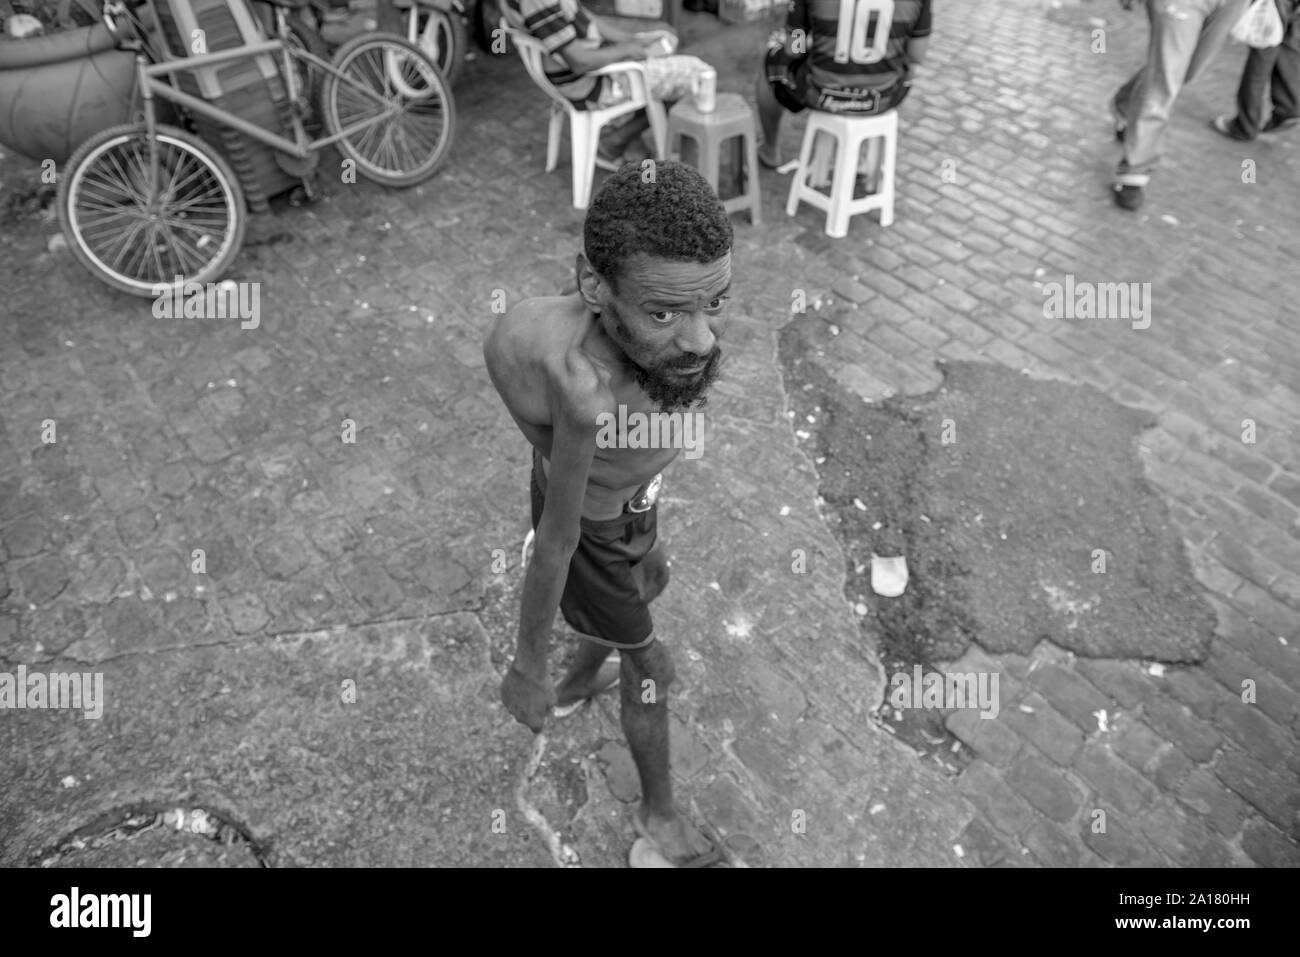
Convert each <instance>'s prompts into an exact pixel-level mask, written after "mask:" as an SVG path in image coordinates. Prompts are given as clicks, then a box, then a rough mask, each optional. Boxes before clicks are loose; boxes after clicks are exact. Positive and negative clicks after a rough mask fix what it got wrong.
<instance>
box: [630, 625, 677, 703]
mask: <svg viewBox="0 0 1300 957" xmlns="http://www.w3.org/2000/svg"><path fill="white" fill-rule="evenodd" d="M621 654H622V659H623V671H624V678H625V679H630V681H629V684H628V687H630V688H632V689H633V690H634V691H635V692H636V693H637V694H639V695H641V698H642V700H646V701H648V702H653V701H654V700H657V698H658V696H659V695H660V694H662V693H663V692H664V691H666V690H667V689H668V686H669V685H671V684H672V683H673V681H674V680H675V679H676V678H677V670H676V669H675V668H674V667H673V659H672V656H671V655H670V654H669V653H668V649H667V648H665V647H664V646H663V643H662V642H660V641H659V640H658V639H655V640H654V641H652V642H650V644H648V645H646V646H645V647H644V648H636V649H632V650H627V651H623V652H622V653H621ZM647 682H648V683H647ZM647 693H648V694H652V695H654V696H655V697H653V698H649V699H647V698H646V695H647Z"/></svg>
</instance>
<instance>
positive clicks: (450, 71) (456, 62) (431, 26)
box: [406, 3, 469, 85]
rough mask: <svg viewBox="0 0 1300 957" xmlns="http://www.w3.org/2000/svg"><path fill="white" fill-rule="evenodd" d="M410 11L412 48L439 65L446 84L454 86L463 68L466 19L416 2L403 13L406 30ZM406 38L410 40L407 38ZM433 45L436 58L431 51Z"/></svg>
mask: <svg viewBox="0 0 1300 957" xmlns="http://www.w3.org/2000/svg"><path fill="white" fill-rule="evenodd" d="M412 11H414V13H415V18H416V24H415V28H416V29H415V34H416V39H415V45H416V46H418V47H419V48H420V49H421V50H423V51H424V52H425V53H426V54H427V55H428V57H429V59H431V60H433V62H434V63H436V64H437V65H438V69H440V70H441V71H442V75H443V76H444V77H446V79H447V83H448V84H449V85H450V84H454V83H455V82H456V79H457V78H458V77H459V76H460V74H461V72H462V71H463V70H464V68H465V50H466V49H467V45H468V43H469V28H468V27H467V26H466V25H465V18H464V17H462V16H461V15H460V14H459V13H457V12H456V11H454V10H452V11H446V10H437V9H434V8H433V7H429V6H422V5H420V4H418V3H417V4H415V5H414V6H413V7H412V8H411V10H408V11H407V12H406V17H407V30H408V31H409V30H410V17H411V12H412ZM407 39H410V37H409V35H408V37H407ZM435 44H436V45H437V56H435V55H434V51H433V47H434V45H435Z"/></svg>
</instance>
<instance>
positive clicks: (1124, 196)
mask: <svg viewBox="0 0 1300 957" xmlns="http://www.w3.org/2000/svg"><path fill="white" fill-rule="evenodd" d="M1112 189H1114V191H1115V192H1114V193H1113V196H1114V199H1115V205H1116V206H1118V207H1119V208H1120V209H1127V210H1135V209H1138V208H1139V207H1141V205H1142V203H1143V202H1145V200H1146V198H1147V196H1146V190H1145V189H1144V188H1143V187H1141V186H1125V185H1123V184H1122V183H1115V184H1114V186H1113V187H1112Z"/></svg>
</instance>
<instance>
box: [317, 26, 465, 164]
mask: <svg viewBox="0 0 1300 957" xmlns="http://www.w3.org/2000/svg"><path fill="white" fill-rule="evenodd" d="M334 67H335V68H336V69H337V70H339V71H340V72H341V73H343V74H344V75H345V76H346V77H347V78H348V80H350V81H352V83H355V84H358V85H360V86H361V87H363V88H365V89H366V90H368V91H370V92H371V93H373V94H378V95H379V96H381V97H382V98H383V99H385V100H386V101H388V102H389V104H390V106H392V107H394V108H395V109H396V115H395V116H393V117H390V118H389V119H387V120H385V121H382V122H379V123H376V124H375V125H374V126H371V127H369V128H368V129H365V130H361V131H360V132H358V133H353V134H352V135H351V136H340V134H341V133H342V131H343V130H344V129H346V128H347V127H348V126H350V125H352V124H354V123H356V122H358V121H360V120H362V119H364V118H366V117H367V116H373V115H374V109H375V104H374V102H373V100H372V99H371V97H368V96H364V95H362V94H360V93H358V92H357V91H356V90H354V89H353V88H351V86H350V85H349V84H347V83H345V82H344V81H343V80H341V79H340V78H339V77H337V76H335V75H334V74H332V73H331V74H328V75H327V76H326V77H325V80H324V82H323V83H322V85H321V116H322V118H323V119H324V121H325V129H326V131H327V132H328V133H329V135H330V136H340V138H339V139H338V140H337V145H338V149H339V152H340V153H342V154H343V156H344V158H346V159H350V160H352V161H353V162H354V163H356V166H357V171H358V172H360V173H361V175H363V176H365V177H366V178H367V179H369V180H373V181H374V182H376V183H380V184H381V185H384V186H396V187H403V186H414V185H416V184H417V183H422V182H424V181H425V180H427V179H428V178H429V177H430V176H432V175H433V174H434V173H436V172H437V171H438V167H440V166H441V165H442V163H443V161H444V160H445V159H446V158H447V152H448V150H449V149H450V148H451V142H452V139H453V138H454V137H455V134H456V107H455V104H454V103H453V102H452V98H451V90H450V88H449V87H448V85H447V81H446V80H445V79H444V78H443V75H442V73H441V72H440V71H439V70H438V68H437V66H436V65H435V64H434V63H433V61H432V60H430V59H429V58H428V57H427V56H425V55H424V54H423V53H422V52H421V51H420V50H419V49H418V48H417V47H416V46H415V45H414V44H412V43H409V42H407V41H406V40H404V39H402V38H401V37H399V36H396V35H394V34H387V33H367V34H363V35H361V36H359V37H353V38H352V39H351V40H349V41H348V42H347V43H345V44H343V46H341V47H339V48H338V50H337V51H335V53H334ZM395 80H397V81H399V82H398V83H395V82H394V81H395ZM399 87H400V88H399ZM377 130H378V131H382V132H380V133H378V134H377V133H376V131H377ZM377 135H378V136H379V137H381V138H380V140H379V143H378V147H379V148H380V149H382V148H383V147H385V146H388V145H391V146H392V147H393V155H392V156H380V155H378V153H377V151H376V149H375V138H376V136H377ZM390 135H391V136H392V140H399V139H400V141H401V145H400V148H399V146H398V144H397V143H395V142H392V141H390ZM399 151H400V152H404V153H405V155H398V154H399Z"/></svg>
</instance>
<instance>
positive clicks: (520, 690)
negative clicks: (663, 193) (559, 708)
mask: <svg viewBox="0 0 1300 957" xmlns="http://www.w3.org/2000/svg"><path fill="white" fill-rule="evenodd" d="M501 703H502V704H504V705H505V706H506V710H507V711H509V712H510V713H511V714H512V715H514V718H515V720H516V721H518V722H519V723H520V724H524V725H527V726H528V729H529V730H530V731H532V732H533V734H537V733H538V732H540V731H541V730H542V725H544V724H545V723H546V718H547V716H548V715H549V714H550V713H551V707H552V706H553V705H554V704H555V686H554V685H552V684H551V679H550V678H548V677H547V676H546V674H545V673H543V674H541V675H540V676H536V677H529V676H528V675H525V674H524V673H523V672H522V671H516V670H515V666H514V665H511V666H510V670H509V671H507V672H506V677H505V680H504V681H502V682H501Z"/></svg>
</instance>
